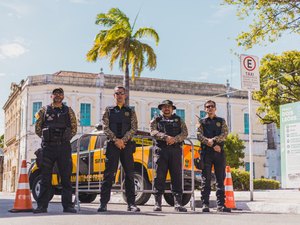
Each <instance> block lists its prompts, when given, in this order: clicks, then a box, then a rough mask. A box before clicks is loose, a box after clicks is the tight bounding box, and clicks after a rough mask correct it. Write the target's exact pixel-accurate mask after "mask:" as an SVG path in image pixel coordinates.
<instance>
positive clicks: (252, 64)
mask: <svg viewBox="0 0 300 225" xmlns="http://www.w3.org/2000/svg"><path fill="white" fill-rule="evenodd" d="M240 60H241V62H240V64H241V82H242V90H246V91H259V90H260V80H259V60H258V57H257V56H250V55H241V56H240Z"/></svg>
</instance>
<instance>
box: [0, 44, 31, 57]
mask: <svg viewBox="0 0 300 225" xmlns="http://www.w3.org/2000/svg"><path fill="white" fill-rule="evenodd" d="M26 51H28V50H27V49H26V48H25V47H24V46H23V45H22V44H21V43H18V42H17V41H15V42H12V43H8V44H2V45H0V59H7V58H17V57H19V56H21V55H23V54H24V53H25V52H26Z"/></svg>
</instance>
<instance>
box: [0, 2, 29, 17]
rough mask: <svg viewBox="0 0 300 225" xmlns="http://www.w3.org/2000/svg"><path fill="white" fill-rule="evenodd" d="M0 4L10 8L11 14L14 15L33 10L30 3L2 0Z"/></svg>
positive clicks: (21, 14)
mask: <svg viewBox="0 0 300 225" xmlns="http://www.w3.org/2000/svg"><path fill="white" fill-rule="evenodd" d="M0 6H3V7H5V8H7V9H9V10H10V12H8V15H9V16H12V15H13V14H17V15H18V16H23V15H26V14H29V13H30V12H31V8H30V6H29V4H26V3H21V2H16V1H12V0H4V1H1V2H0Z"/></svg>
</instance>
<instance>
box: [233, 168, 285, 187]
mask: <svg viewBox="0 0 300 225" xmlns="http://www.w3.org/2000/svg"><path fill="white" fill-rule="evenodd" d="M231 177H232V182H233V189H234V190H235V191H249V190H250V173H249V172H247V171H243V170H238V169H231ZM253 187H254V189H257V190H267V189H279V187H280V183H279V181H277V180H271V179H265V178H260V179H253Z"/></svg>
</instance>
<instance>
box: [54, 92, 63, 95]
mask: <svg viewBox="0 0 300 225" xmlns="http://www.w3.org/2000/svg"><path fill="white" fill-rule="evenodd" d="M52 95H64V93H62V92H54V93H53V94H52Z"/></svg>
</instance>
